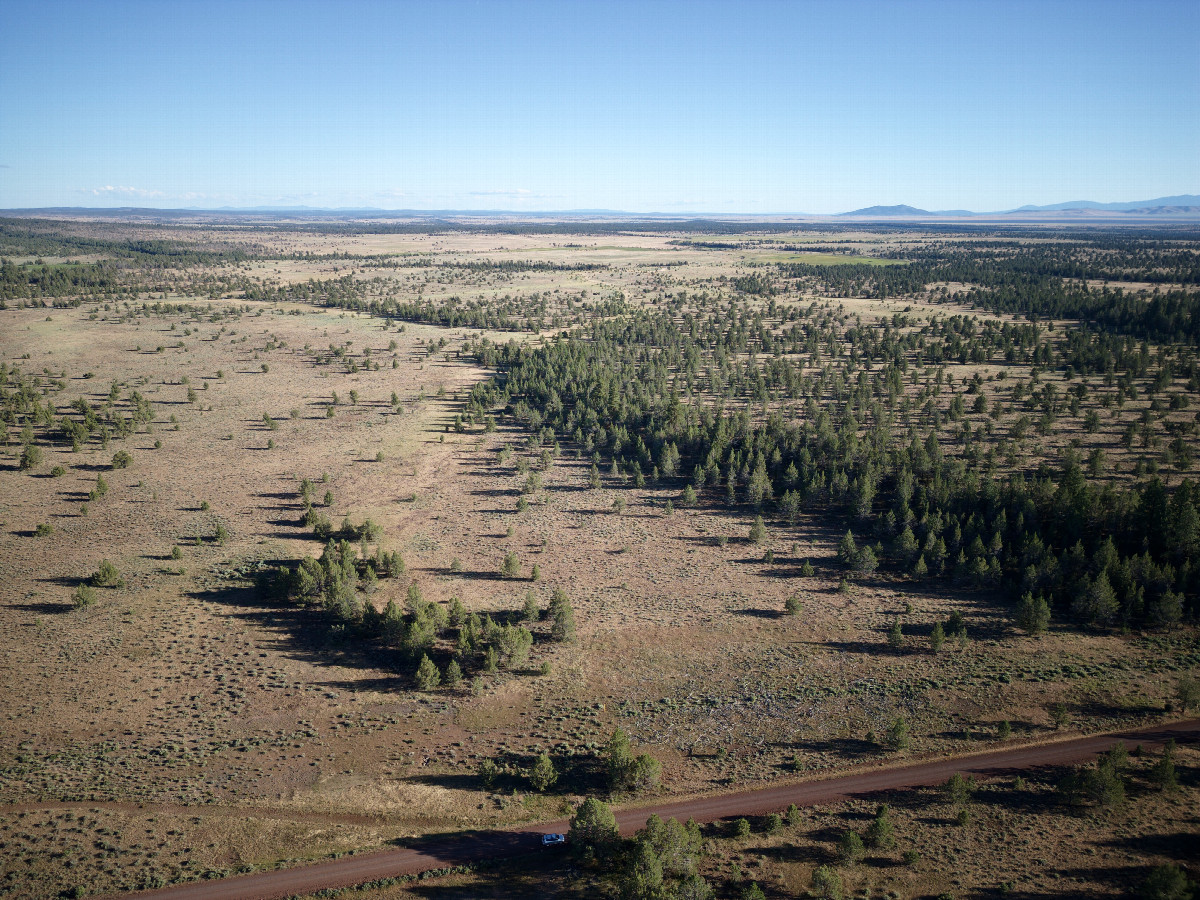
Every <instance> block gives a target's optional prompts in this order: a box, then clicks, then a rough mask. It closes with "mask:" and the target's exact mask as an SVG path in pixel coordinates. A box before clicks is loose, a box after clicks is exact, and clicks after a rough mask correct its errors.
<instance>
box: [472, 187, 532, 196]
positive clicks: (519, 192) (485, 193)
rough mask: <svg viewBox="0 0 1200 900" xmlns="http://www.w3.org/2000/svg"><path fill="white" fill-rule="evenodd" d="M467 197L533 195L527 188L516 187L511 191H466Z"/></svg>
mask: <svg viewBox="0 0 1200 900" xmlns="http://www.w3.org/2000/svg"><path fill="white" fill-rule="evenodd" d="M467 196H468V197H533V196H534V193H533V191H531V190H529V189H527V188H516V189H515V190H511V191H467Z"/></svg>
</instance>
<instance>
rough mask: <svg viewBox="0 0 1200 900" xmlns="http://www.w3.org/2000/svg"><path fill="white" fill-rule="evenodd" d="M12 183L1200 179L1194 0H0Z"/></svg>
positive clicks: (940, 188) (676, 208)
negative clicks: (1024, 0)
mask: <svg viewBox="0 0 1200 900" xmlns="http://www.w3.org/2000/svg"><path fill="white" fill-rule="evenodd" d="M0 32H3V33H4V39H3V41H0V207H3V208H12V207H27V206H156V207H180V206H192V207H206V208H215V207H220V206H227V205H229V206H255V205H309V206H324V207H345V206H375V207H383V208H388V209H396V208H413V209H430V208H453V209H512V210H565V209H581V208H607V209H621V210H629V211H639V212H650V211H662V212H680V211H703V212H713V213H787V212H812V213H826V212H841V211H844V210H848V209H854V208H857V207H861V206H866V205H870V204H876V203H880V204H892V203H908V204H911V205H913V206H918V207H922V208H925V209H947V208H960V207H961V208H967V209H974V210H998V209H1007V208H1011V207H1014V206H1018V205H1021V204H1025V203H1037V204H1045V203H1055V202H1060V201H1067V200H1085V199H1086V200H1097V201H1125V200H1143V199H1150V198H1154V197H1159V196H1164V195H1169V194H1180V193H1200V2H1196V0H1181V2H1150V0H1136V2H1129V0H1124V2H1115V3H1107V2H1099V0H1088V2H1075V3H1052V2H1030V3H1021V2H994V3H985V2H982V0H963V2H953V3H951V2H911V3H909V2H866V3H847V2H837V3H833V2H830V3H825V2H791V3H750V2H736V3H735V2H729V3H701V2H691V3H668V2H643V3H637V4H633V3H630V4H621V3H615V2H603V3H601V2H596V3H584V2H554V3H533V2H529V3H504V2H461V3H456V2H437V3H418V2H409V3H401V2H393V3H382V2H378V3H355V2H346V0H341V2H320V3H318V2H286V3H285V2H279V3H269V2H253V0H243V2H234V3H222V2H211V0H210V2H204V3H195V4H192V3H186V2H176V0H157V2H148V3H120V2H79V3H64V2H53V0H51V2H47V0H37V2H25V0H0Z"/></svg>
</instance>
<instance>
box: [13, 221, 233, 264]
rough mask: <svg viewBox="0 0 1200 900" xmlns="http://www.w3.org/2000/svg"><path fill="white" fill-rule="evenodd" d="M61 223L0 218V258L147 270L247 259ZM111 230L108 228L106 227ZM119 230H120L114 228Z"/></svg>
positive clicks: (229, 251)
mask: <svg viewBox="0 0 1200 900" xmlns="http://www.w3.org/2000/svg"><path fill="white" fill-rule="evenodd" d="M64 224H65V223H63V222H46V221H39V220H28V219H0V255H3V256H35V257H41V256H64V257H72V256H83V255H97V256H108V257H113V258H114V259H122V260H129V261H131V262H134V263H137V264H139V265H143V266H147V267H149V268H161V267H180V266H199V265H214V264H219V263H227V262H244V261H245V260H247V259H250V255H249V254H248V253H247V252H246V250H244V249H242V248H240V247H233V246H220V247H217V248H211V247H206V248H201V247H200V246H198V245H197V244H194V243H187V242H183V241H175V240H163V239H152V238H143V237H129V238H115V239H114V238H107V237H91V236H89V235H81V234H76V233H72V232H71V231H70V230H69V229H67V228H64ZM106 228H108V229H109V230H112V227H111V226H106ZM117 230H120V229H117Z"/></svg>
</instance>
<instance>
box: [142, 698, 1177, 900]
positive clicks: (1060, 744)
mask: <svg viewBox="0 0 1200 900" xmlns="http://www.w3.org/2000/svg"><path fill="white" fill-rule="evenodd" d="M1169 738H1174V739H1175V740H1177V741H1180V742H1184V741H1195V740H1197V739H1200V719H1190V720H1187V721H1182V722H1173V723H1169V724H1164V725H1156V726H1152V727H1150V728H1142V729H1136V730H1130V731H1121V732H1114V733H1108V734H1099V735H1090V736H1088V737H1080V738H1071V739H1068V740H1062V741H1055V742H1052V743H1045V744H1035V745H1029V746H1018V747H1008V748H1004V749H998V750H992V751H989V752H986V753H977V754H971V755H969V756H958V757H949V758H945V759H936V760H931V761H926V762H919V763H914V764H912V765H903V766H893V767H889V768H879V769H868V770H859V771H856V772H851V773H849V774H846V775H840V776H837V777H834V778H827V779H823V780H819V781H808V782H799V783H789V784H782V785H778V786H775V787H769V788H762V789H760V790H756V791H745V792H741V793H734V794H721V795H718V796H708V797H693V798H690V799H680V800H674V801H671V802H669V803H659V804H655V805H651V806H639V807H632V808H627V809H622V810H620V811H618V812H617V814H616V816H617V824H618V825H619V826H620V829H621V833H622V834H625V835H628V834H632V833H633V832H635V831H636V830H637V829H639V828H641V827H642V826H643V825H645V823H646V819H647V818H648V817H649V816H650V814H651V813H657V814H658V815H659V816H661V817H662V818H664V819H666V818H668V817H672V816H673V817H674V818H676V819H679V820H681V821H682V820H685V819H688V818H694V819H695V820H696V821H697V822H711V821H714V820H716V819H726V818H732V817H734V816H754V815H763V814H766V813H770V812H780V811H782V810H784V809H786V808H787V806H788V804H790V803H795V804H796V805H797V806H812V805H814V804H817V803H827V802H830V801H834V800H838V799H840V798H843V797H848V796H852V795H862V794H871V793H874V792H876V791H886V790H896V789H899V788H909V787H920V786H924V785H931V784H940V783H942V782H944V781H946V780H947V779H948V778H949V777H950V776H951V775H953V774H954V773H955V772H961V773H963V774H974V775H997V774H1002V773H1004V772H1017V771H1025V770H1028V769H1031V768H1036V767H1038V766H1051V765H1062V764H1064V763H1074V762H1079V761H1080V760H1085V759H1089V758H1091V757H1093V756H1095V755H1096V754H1097V753H1100V752H1101V751H1103V750H1107V749H1108V748H1109V747H1111V746H1112V745H1113V744H1114V743H1115V742H1116V741H1118V740H1121V741H1124V742H1125V743H1126V744H1127V745H1129V746H1133V745H1135V744H1139V743H1140V744H1144V745H1153V744H1158V743H1161V742H1163V741H1166V740H1167V739H1169ZM566 830H567V822H566V820H565V819H562V820H558V821H555V822H543V823H540V824H539V825H537V826H530V825H526V826H522V827H521V828H519V829H512V830H508V831H487V832H468V833H455V834H449V835H446V836H444V837H440V838H429V839H427V840H426V841H424V842H423V846H422V847H421V848H416V847H413V848H405V849H398V850H385V851H382V852H379V853H372V854H369V855H363V856H354V857H348V858H345V859H336V860H330V861H328V862H320V863H314V864H313V865H310V866H301V867H298V868H294V869H284V870H280V871H272V872H256V873H253V874H251V875H242V876H239V877H236V878H227V879H223V880H220V881H203V882H195V883H191V884H184V885H178V886H176V887H171V888H164V889H163V890H157V891H145V892H141V893H137V894H132V895H130V896H131V897H134V898H138V900H150V898H164V900H168V898H169V900H274V898H281V897H288V896H292V895H295V894H305V893H311V892H313V891H318V890H321V889H323V888H333V887H346V886H349V885H352V884H359V883H362V882H364V881H373V880H376V879H380V878H388V877H392V876H396V875H407V874H415V873H417V872H425V871H429V870H430V869H440V868H445V867H448V866H457V865H464V864H466V863H471V862H475V861H477V860H480V859H486V858H489V857H498V856H505V855H516V854H520V853H528V852H530V851H534V850H537V849H538V847H539V843H538V842H539V838H540V835H541V834H543V833H545V832H565V831H566Z"/></svg>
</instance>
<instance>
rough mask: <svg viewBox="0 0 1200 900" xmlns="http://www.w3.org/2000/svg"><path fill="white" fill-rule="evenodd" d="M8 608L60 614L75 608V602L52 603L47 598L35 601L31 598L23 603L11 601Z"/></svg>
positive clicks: (54, 614)
mask: <svg viewBox="0 0 1200 900" xmlns="http://www.w3.org/2000/svg"><path fill="white" fill-rule="evenodd" d="M9 609H19V610H22V611H24V612H31V613H37V614H38V615H44V616H62V615H66V614H67V613H69V612H72V611H73V610H74V609H75V604H73V603H69V602H67V601H63V602H61V603H54V602H52V601H49V600H44V601H35V600H31V601H28V602H25V603H11V604H9Z"/></svg>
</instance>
